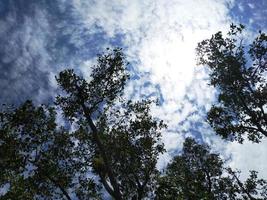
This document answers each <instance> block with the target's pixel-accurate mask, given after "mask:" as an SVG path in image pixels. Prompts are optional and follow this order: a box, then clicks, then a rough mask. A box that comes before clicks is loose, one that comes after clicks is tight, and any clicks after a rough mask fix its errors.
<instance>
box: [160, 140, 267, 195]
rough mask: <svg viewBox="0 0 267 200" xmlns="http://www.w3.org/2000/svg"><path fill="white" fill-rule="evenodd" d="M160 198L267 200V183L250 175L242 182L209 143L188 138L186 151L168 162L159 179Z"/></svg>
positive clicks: (254, 175)
mask: <svg viewBox="0 0 267 200" xmlns="http://www.w3.org/2000/svg"><path fill="white" fill-rule="evenodd" d="M156 193H157V199H160V200H165V199H166V200H168V199H171V200H175V199H177V200H194V199H200V200H201V199H205V200H214V199H220V200H223V199H225V200H226V199H231V200H237V199H253V200H254V199H258V200H259V199H262V200H263V199H266V198H267V182H266V181H265V180H263V179H258V178H257V172H255V171H251V174H250V177H249V178H248V179H247V180H246V181H245V182H242V181H241V180H240V178H239V172H235V171H233V170H232V169H231V168H225V167H224V161H223V160H222V159H221V158H220V157H219V155H218V154H215V153H211V152H210V148H209V146H207V145H205V144H203V145H201V144H198V143H197V142H196V141H195V140H193V139H191V138H187V139H186V140H185V142H184V147H183V150H182V153H181V154H180V155H178V156H175V157H174V158H173V160H172V162H171V163H169V164H168V166H167V168H166V170H165V174H164V175H162V176H161V177H160V178H159V182H158V188H157V191H156Z"/></svg>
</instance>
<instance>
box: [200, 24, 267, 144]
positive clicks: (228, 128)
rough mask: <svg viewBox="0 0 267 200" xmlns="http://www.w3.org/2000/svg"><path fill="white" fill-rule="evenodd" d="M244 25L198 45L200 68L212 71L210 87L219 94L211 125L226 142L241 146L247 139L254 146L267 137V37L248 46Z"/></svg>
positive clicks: (210, 119)
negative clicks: (242, 35) (224, 35)
mask: <svg viewBox="0 0 267 200" xmlns="http://www.w3.org/2000/svg"><path fill="white" fill-rule="evenodd" d="M243 29H244V26H243V25H240V26H235V25H233V24H232V25H231V26H230V31H229V33H228V34H227V37H223V35H222V32H218V33H216V34H214V35H213V36H212V37H211V39H207V40H204V41H202V42H200V43H199V44H198V47H197V54H198V60H199V64H201V65H206V66H208V68H209V71H210V84H211V85H212V86H215V87H216V88H217V89H218V90H219V96H218V103H217V104H216V105H214V106H213V107H212V108H211V110H210V111H209V113H208V122H209V123H210V125H211V126H212V127H213V128H214V130H215V131H216V133H217V134H219V135H221V136H222V137H223V138H228V139H232V140H237V141H239V142H240V143H242V141H243V140H244V135H246V136H247V137H248V139H249V140H251V141H253V142H259V141H260V139H261V138H262V137H263V136H267V113H266V108H267V81H266V77H267V62H266V59H267V36H266V35H265V34H264V33H262V32H259V35H258V36H257V37H256V39H255V40H254V41H253V42H252V44H251V45H250V46H249V48H248V47H247V46H245V45H244V44H243V39H242V38H241V36H240V35H241V33H242V30H243Z"/></svg>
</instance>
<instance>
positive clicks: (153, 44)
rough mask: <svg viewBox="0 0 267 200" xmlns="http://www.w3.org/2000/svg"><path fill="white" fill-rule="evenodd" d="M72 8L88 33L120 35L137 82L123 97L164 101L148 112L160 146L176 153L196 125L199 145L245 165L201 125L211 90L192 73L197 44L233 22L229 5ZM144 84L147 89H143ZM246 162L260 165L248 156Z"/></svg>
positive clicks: (219, 0)
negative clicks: (155, 119) (157, 121)
mask: <svg viewBox="0 0 267 200" xmlns="http://www.w3.org/2000/svg"><path fill="white" fill-rule="evenodd" d="M73 4H74V10H75V11H76V12H77V13H78V15H80V16H81V17H82V19H83V25H84V26H86V27H88V29H90V27H92V29H90V30H91V31H92V32H94V30H96V29H94V28H93V27H95V26H97V27H100V28H101V29H102V30H103V31H104V32H105V33H106V37H107V38H115V37H116V35H123V41H122V42H123V44H124V45H125V46H126V47H127V48H126V53H127V56H128V58H129V61H130V62H132V63H138V64H137V65H133V67H134V68H135V72H136V73H137V74H138V76H139V77H140V78H139V79H135V80H132V81H131V82H130V83H129V85H128V88H127V89H126V94H127V95H129V96H131V98H140V97H144V96H146V95H148V94H149V93H151V94H152V93H159V92H160V93H161V94H160V95H161V96H162V97H163V99H164V102H163V104H162V106H160V107H159V108H155V109H153V113H154V115H156V116H159V117H160V118H162V119H163V120H165V121H166V122H167V123H168V125H169V132H168V133H165V134H164V138H163V141H164V142H165V144H166V147H167V149H168V150H169V151H170V152H172V149H175V148H181V141H183V137H184V136H185V135H190V134H191V135H192V134H194V133H186V131H188V130H190V129H192V123H194V122H199V123H200V124H201V125H199V126H198V127H194V129H197V130H196V131H201V133H202V135H201V137H202V139H203V140H204V141H206V142H207V143H208V144H210V145H211V146H212V147H213V149H215V150H219V151H223V155H224V156H225V157H227V155H229V154H231V153H232V152H231V151H232V150H233V149H235V152H233V161H232V163H237V162H238V163H239V166H244V165H245V163H246V161H245V160H244V159H240V158H241V157H240V155H241V154H243V153H244V152H245V148H244V146H245V145H244V146H239V145H237V146H235V147H234V148H233V146H231V144H229V145H228V146H226V145H225V144H226V142H225V141H222V140H221V139H220V138H219V137H218V136H215V135H214V133H213V132H212V131H211V130H210V128H209V126H208V125H207V124H206V122H205V121H204V120H205V112H206V111H207V110H208V109H209V107H210V106H211V103H212V101H213V98H214V90H213V89H212V88H209V87H208V86H207V82H206V80H205V79H206V78H207V74H206V73H205V71H204V70H202V69H200V68H196V64H195V47H196V45H197V43H198V42H200V41H201V40H203V39H206V38H209V37H210V36H211V34H213V33H215V32H217V31H219V30H221V31H223V32H226V31H227V30H228V27H229V24H230V23H231V22H232V21H233V19H231V18H230V17H229V13H228V12H229V9H230V8H231V7H232V6H233V5H234V1H232V0H229V1H223V0H187V1H183V0H170V1H156V0H148V1H142V0H140V1H139V0H129V1H126V0H120V1H118V0H102V1H94V3H92V2H88V1H82V0H74V1H73ZM241 9H242V8H241ZM145 82H149V83H151V84H152V85H150V86H149V87H144V83H145ZM153 85H154V87H153ZM156 86H159V88H157V87H156ZM192 113H193V114H192ZM173 131H176V132H173ZM249 148H252V146H249ZM260 148H261V149H262V151H261V152H259V154H260V156H263V155H264V154H263V153H264V151H266V147H265V146H264V145H263V144H260ZM226 149H227V150H226ZM265 155H266V154H265ZM170 158H171V156H170V154H165V155H164V156H163V157H162V158H161V162H160V163H159V166H164V165H165V164H164V163H166V161H168V160H169V159H170ZM247 159H249V160H250V159H251V160H254V159H255V160H254V163H257V162H261V160H257V159H256V158H250V156H247ZM265 162H266V161H265ZM251 167H252V166H251ZM241 168H243V167H241ZM253 168H254V169H256V170H259V171H261V170H263V168H264V166H263V165H258V166H256V165H253Z"/></svg>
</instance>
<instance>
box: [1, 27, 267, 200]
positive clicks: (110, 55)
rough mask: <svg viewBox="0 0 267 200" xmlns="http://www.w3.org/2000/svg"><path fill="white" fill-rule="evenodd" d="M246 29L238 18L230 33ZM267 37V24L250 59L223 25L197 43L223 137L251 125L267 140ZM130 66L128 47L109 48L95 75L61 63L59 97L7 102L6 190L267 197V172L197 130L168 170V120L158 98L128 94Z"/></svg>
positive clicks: (59, 195) (20, 194)
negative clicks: (216, 149) (245, 168)
mask: <svg viewBox="0 0 267 200" xmlns="http://www.w3.org/2000/svg"><path fill="white" fill-rule="evenodd" d="M241 30H242V27H240V28H239V27H235V26H233V27H232V29H231V32H230V33H229V35H230V36H233V35H236V34H237V33H238V31H241ZM264 41H266V36H265V35H264V34H261V35H260V36H259V37H258V38H257V39H256V40H255V42H254V43H253V45H252V46H251V50H250V53H251V55H252V56H254V57H253V58H254V60H253V64H252V67H251V68H247V67H245V60H244V53H243V52H244V51H243V47H242V46H238V47H237V46H235V45H234V43H235V42H236V40H235V39H230V38H227V39H223V38H222V35H221V33H218V34H216V35H215V36H213V37H212V39H211V40H206V41H204V42H202V43H201V44H200V45H199V47H198V50H199V54H200V55H202V58H201V63H202V64H207V65H208V66H210V68H211V84H212V85H214V86H217V87H218V88H219V89H220V92H221V94H220V95H219V104H218V105H217V106H214V107H213V108H212V110H211V111H210V113H209V121H210V123H211V125H212V127H214V128H215V131H216V132H217V133H219V134H221V135H223V136H224V137H228V136H233V137H234V138H235V139H239V141H242V140H241V139H242V135H243V133H247V134H248V135H249V138H250V139H251V140H253V141H258V140H259V139H260V138H261V135H260V134H262V135H265V131H266V114H265V111H266V110H265V107H264V106H265V104H266V98H264V97H265V96H264V95H265V94H266V82H265V79H264V76H263V74H264V73H265V70H266V63H265V64H264V63H263V59H265V57H266V56H265V54H263V52H264V51H265V52H266V47H264V45H263V43H264ZM264 48H265V49H264ZM264 56H265V57H264ZM126 66H127V62H126V61H125V57H124V55H123V53H122V52H121V50H120V49H114V50H107V53H106V54H103V55H100V56H99V58H98V63H97V65H95V66H93V67H92V73H91V77H90V78H89V80H85V79H84V78H83V77H82V76H81V75H79V74H77V73H75V72H74V70H70V69H67V70H64V71H62V72H60V73H59V75H58V76H57V77H56V80H57V82H58V85H59V87H60V88H61V89H62V93H61V94H60V95H58V96H57V97H56V100H55V105H34V103H33V102H31V101H26V102H25V103H23V104H22V105H20V106H18V107H12V106H11V107H9V106H3V107H2V109H1V111H0V172H1V173H0V199H4V200H5V199H6V200H7V199H18V200H22V199H23V200H25V199H26V200H27V199H29V200H30V199H38V200H39V199H40V200H43V199H44V200H45V199H68V200H74V199H75V200H76V199H80V200H83V199H105V198H109V199H116V200H122V199H129V200H130V199H131V200H141V199H160V200H161V199H162V200H164V199H179V200H180V199H181V200H182V199H184V200H195V199H203V200H204V199H205V200H213V199H218V200H219V199H220V200H221V199H233V200H237V199H266V198H267V184H266V181H265V180H263V179H258V177H257V172H255V171H251V174H250V177H249V178H248V179H247V180H246V181H241V180H240V178H239V172H237V171H234V170H232V169H231V168H229V167H228V168H226V167H225V161H223V160H222V158H220V156H219V155H218V154H215V153H211V152H210V148H209V147H208V146H207V145H205V144H198V143H197V142H196V141H195V140H193V139H190V138H188V139H186V140H185V143H184V147H183V151H182V153H181V154H179V155H176V156H175V157H174V159H173V160H172V161H171V162H170V163H169V164H168V166H167V168H166V169H165V170H164V172H159V171H158V170H157V168H156V164H157V161H158V157H159V156H160V154H162V153H164V151H165V149H164V146H163V143H162V142H161V132H162V129H164V128H166V125H165V124H164V122H163V121H161V120H159V119H157V118H154V117H153V116H152V115H151V112H150V107H151V104H153V103H154V102H153V101H150V100H140V101H137V102H132V101H130V100H126V99H124V98H123V90H124V87H125V84H126V82H127V80H128V79H129V75H128V73H127V70H126ZM232 66H234V67H232ZM232 70H234V72H233V71H232ZM243 101H244V102H245V104H244V103H243Z"/></svg>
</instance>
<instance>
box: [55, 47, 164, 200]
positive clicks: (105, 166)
mask: <svg viewBox="0 0 267 200" xmlns="http://www.w3.org/2000/svg"><path fill="white" fill-rule="evenodd" d="M125 67H126V62H125V58H124V56H123V54H122V53H121V51H120V50H119V49H115V50H114V51H111V52H109V53H108V54H105V55H102V56H100V57H99V58H98V65H96V66H94V67H93V70H92V74H91V80H90V82H87V81H86V80H85V79H83V78H82V77H80V76H78V75H77V74H75V73H74V72H73V70H65V71H63V72H61V73H60V74H59V76H58V77H57V81H58V83H59V85H60V86H61V88H62V89H63V90H64V91H65V92H66V95H64V96H58V97H57V101H56V102H57V105H59V106H60V107H61V108H62V110H63V111H64V114H65V117H67V118H68V119H70V120H75V121H76V122H75V125H76V126H77V127H78V130H77V132H76V135H77V136H78V137H77V140H78V141H79V144H80V145H81V146H83V148H84V151H83V152H87V153H88V155H90V156H89V157H88V159H87V160H86V162H85V166H84V167H85V168H86V167H92V169H93V172H94V173H95V174H96V175H98V176H99V178H100V182H101V183H102V184H103V186H104V188H105V189H106V191H107V192H108V193H109V194H110V195H111V196H112V197H113V198H115V199H118V200H120V199H143V198H144V197H146V196H147V195H148V194H149V193H151V190H152V189H153V186H154V184H155V178H156V176H157V174H158V171H157V169H156V163H157V158H158V155H159V154H160V153H162V152H163V151H164V148H163V145H162V143H160V137H161V133H160V130H161V129H162V128H164V127H165V125H164V124H163V122H162V121H159V120H157V119H154V118H153V117H152V116H151V115H150V104H151V103H152V102H151V101H140V102H131V101H125V100H124V99H123V98H121V94H122V91H123V88H124V86H125V83H126V81H127V79H128V77H129V75H128V74H127V72H126V70H125ZM81 159H83V157H81Z"/></svg>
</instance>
